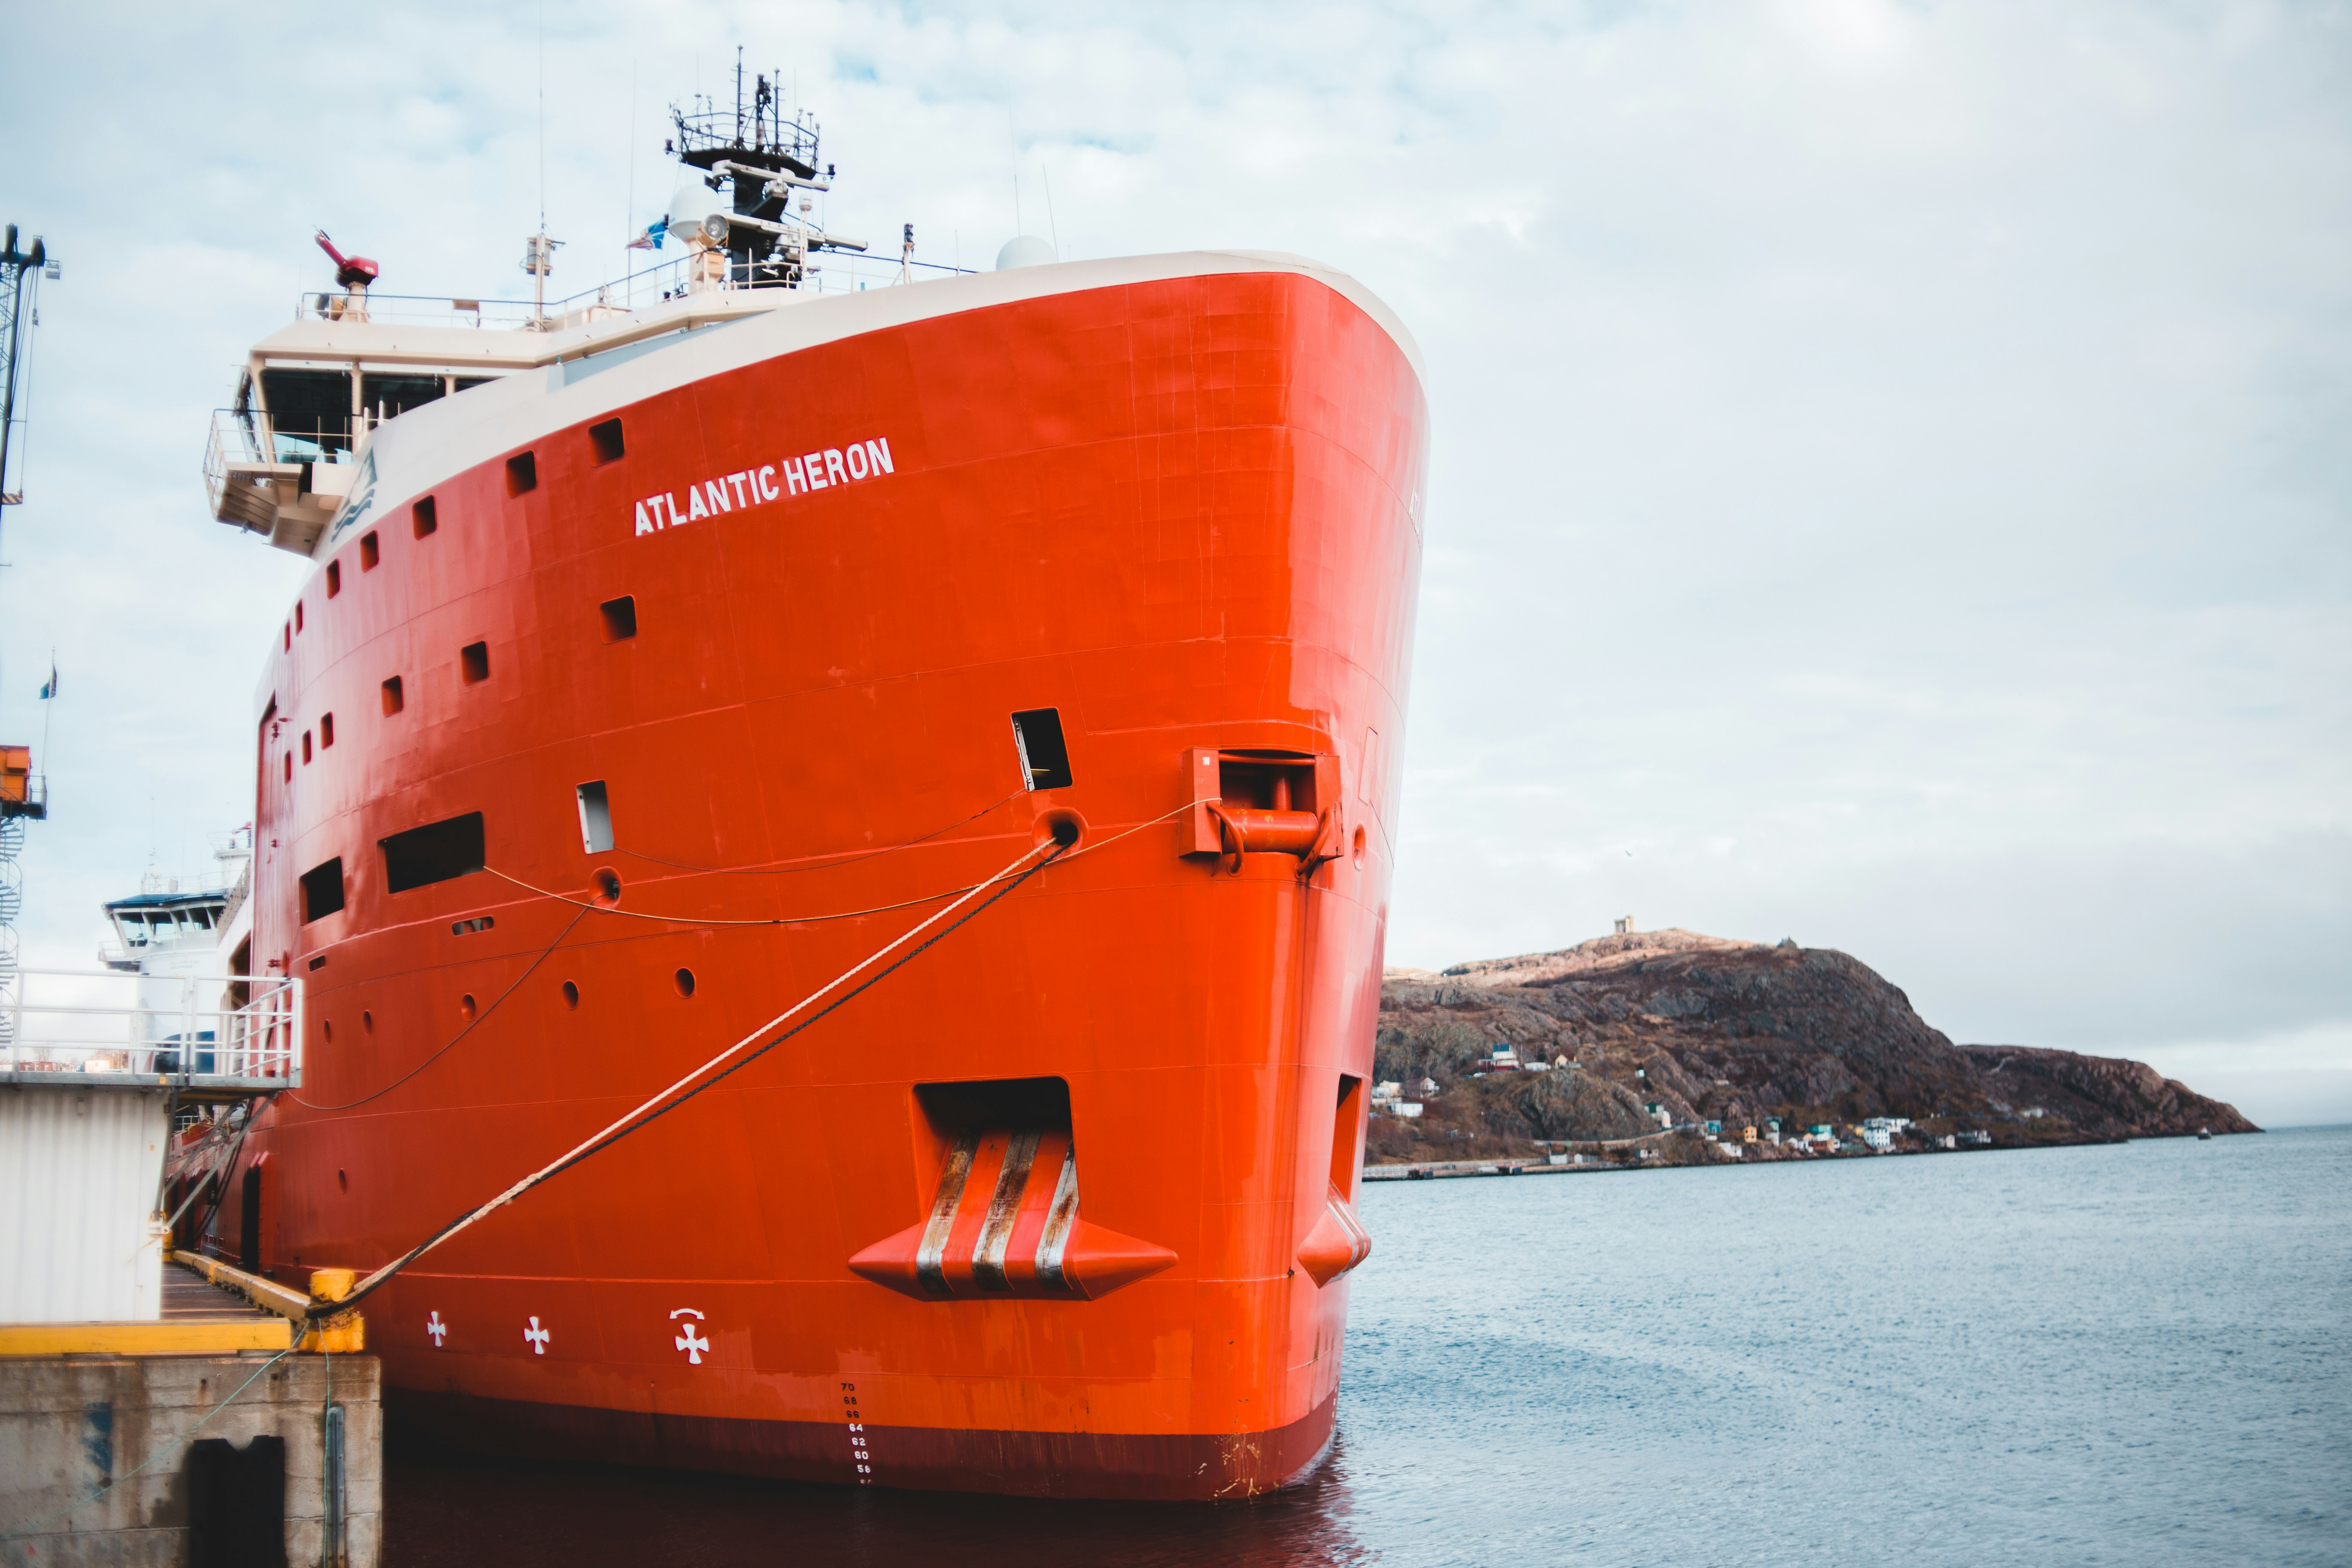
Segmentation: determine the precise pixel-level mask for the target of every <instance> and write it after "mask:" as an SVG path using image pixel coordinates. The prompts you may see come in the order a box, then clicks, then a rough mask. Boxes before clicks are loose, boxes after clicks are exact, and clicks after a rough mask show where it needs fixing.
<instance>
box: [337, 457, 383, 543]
mask: <svg viewBox="0 0 2352 1568" xmlns="http://www.w3.org/2000/svg"><path fill="white" fill-rule="evenodd" d="M374 504H375V454H374V453H373V452H370V453H368V454H367V455H366V456H365V457H363V458H361V459H360V471H359V472H358V473H356V474H354V475H352V489H351V493H350V494H349V495H347V496H345V497H344V498H343V504H342V505H341V507H340V508H339V509H337V510H336V512H335V521H334V524H333V526H332V527H331V528H329V529H328V531H327V541H328V542H329V543H332V542H334V541H336V540H338V539H341V537H342V536H343V531H344V530H345V529H347V528H350V527H351V526H352V524H354V523H356V522H358V521H359V520H360V519H362V518H363V517H365V516H366V515H367V513H368V508H370V507H372V506H373V505H374Z"/></svg>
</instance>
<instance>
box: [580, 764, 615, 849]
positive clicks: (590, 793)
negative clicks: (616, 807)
mask: <svg viewBox="0 0 2352 1568" xmlns="http://www.w3.org/2000/svg"><path fill="white" fill-rule="evenodd" d="M573 793H574V794H576V795H578V796H579V797H580V842H581V845H582V847H584V848H585V849H586V850H587V851H588V853H589V854H591V855H602V854H604V852H605V851H606V850H608V849H610V848H612V847H613V807H612V805H611V804H610V803H609V802H608V801H607V800H606V799H605V798H604V780H603V779H595V780H592V781H591V782H589V783H587V784H582V785H581V786H580V787H579V788H578V789H577V790H575V791H574V792H573Z"/></svg>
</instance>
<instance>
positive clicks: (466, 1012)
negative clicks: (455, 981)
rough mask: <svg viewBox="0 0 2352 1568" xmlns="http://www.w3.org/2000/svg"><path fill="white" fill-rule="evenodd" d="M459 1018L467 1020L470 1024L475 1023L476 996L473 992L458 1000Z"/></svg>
mask: <svg viewBox="0 0 2352 1568" xmlns="http://www.w3.org/2000/svg"><path fill="white" fill-rule="evenodd" d="M457 1016H459V1017H460V1018H463V1019H465V1020H466V1022H467V1023H468V1024H470V1023H472V1022H473V1021H474V994H473V993H472V992H470V991H468V992H467V993H466V994H464V995H463V996H460V997H458V998H457Z"/></svg>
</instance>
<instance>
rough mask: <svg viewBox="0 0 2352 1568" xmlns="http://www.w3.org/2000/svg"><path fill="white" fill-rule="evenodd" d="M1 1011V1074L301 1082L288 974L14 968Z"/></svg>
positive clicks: (254, 1089) (254, 1085)
mask: <svg viewBox="0 0 2352 1568" xmlns="http://www.w3.org/2000/svg"><path fill="white" fill-rule="evenodd" d="M0 1014H5V1021H6V1023H7V1026H8V1030H7V1036H6V1043H5V1045H0V1075H5V1078H6V1079H8V1080H9V1081H14V1082H19V1083H21V1082H24V1081H26V1080H27V1079H32V1077H33V1075H36V1074H68V1073H70V1074H75V1075H77V1076H82V1075H87V1077H88V1079H89V1080H91V1081H100V1080H104V1079H111V1080H113V1081H117V1082H121V1081H126V1080H135V1081H142V1082H148V1083H157V1082H161V1083H164V1084H168V1085H169V1086H171V1087H173V1088H178V1089H199V1090H202V1089H215V1090H220V1089H227V1090H234V1091H236V1092H240V1093H268V1092H272V1091H274V1090H277V1089H299V1088H300V1087H301V1084H302V987H301V984H300V983H299V981H296V980H291V979H278V978H274V977H270V978H258V979H257V978H249V977H247V976H243V975H240V976H236V977H235V978H234V979H224V978H223V977H221V976H219V975H190V976H186V977H174V976H168V975H156V974H139V973H124V972H122V971H120V970H79V969H19V970H17V971H16V984H14V985H13V986H11V987H9V990H8V994H7V995H6V996H5V999H0ZM34 1081H41V1080H39V1079H35V1080H34ZM51 1081H61V1080H51Z"/></svg>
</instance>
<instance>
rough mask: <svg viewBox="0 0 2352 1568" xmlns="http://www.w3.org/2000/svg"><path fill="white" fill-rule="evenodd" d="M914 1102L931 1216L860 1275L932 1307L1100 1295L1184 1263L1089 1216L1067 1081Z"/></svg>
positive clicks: (970, 1086) (923, 1093) (936, 1086)
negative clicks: (1083, 1208) (1081, 1192)
mask: <svg viewBox="0 0 2352 1568" xmlns="http://www.w3.org/2000/svg"><path fill="white" fill-rule="evenodd" d="M914 1097H915V1109H916V1112H917V1114H916V1118H915V1121H916V1131H915V1137H916V1147H915V1161H916V1165H917V1168H918V1170H919V1172H920V1173H921V1174H922V1177H923V1190H924V1194H925V1197H924V1206H925V1210H926V1214H927V1217H926V1218H924V1219H922V1220H921V1221H919V1222H918V1223H917V1224H915V1225H913V1226H908V1228H907V1229H905V1230H902V1231H900V1232H899V1233H898V1235H896V1236H893V1237H887V1239H885V1240H882V1241H879V1242H877V1243H876V1244H875V1245H874V1246H872V1247H867V1248H866V1250H865V1251H863V1252H861V1253H859V1254H858V1255H857V1256H856V1257H855V1258H851V1259H850V1260H849V1268H850V1270H851V1272H853V1273H855V1274H857V1275H859V1276H860V1277H862V1278H864V1279H870V1280H872V1281H873V1282H874V1283H876V1284H877V1285H882V1286H886V1287H887V1288H888V1289H893V1290H897V1291H898V1292H899V1293H901V1294H902V1295H908V1296H912V1297H914V1298H915V1299H916V1300H921V1301H942V1302H944V1301H963V1300H1015V1299H1024V1298H1026V1299H1035V1300H1093V1299H1095V1298H1097V1297H1100V1296H1103V1295H1106V1294H1108V1292H1110V1291H1112V1290H1116V1289H1118V1288H1119V1287H1121V1286H1123V1285H1130V1284H1133V1283H1134V1282H1135V1281H1136V1280H1138V1279H1145V1278H1148V1277H1149V1276H1150V1275H1153V1274H1157V1273H1159V1272H1160V1270H1161V1269H1163V1268H1167V1267H1169V1265H1171V1264H1172V1263H1174V1262H1175V1261H1176V1255H1175V1254H1174V1253H1172V1252H1171V1251H1169V1250H1168V1249H1167V1248H1165V1247H1154V1246H1153V1245H1151V1244H1150V1242H1147V1241H1139V1240H1137V1239H1136V1238H1135V1237H1129V1236H1121V1235H1120V1234H1119V1233H1118V1232H1117V1231H1114V1230H1108V1229H1106V1228H1105V1227H1103V1226H1097V1225H1094V1224H1091V1223H1089V1222H1088V1221H1087V1220H1086V1219H1084V1218H1082V1217H1081V1216H1080V1215H1079V1197H1078V1155H1077V1146H1076V1141H1075V1140H1074V1138H1073V1136H1072V1131H1071V1124H1070V1090H1069V1086H1068V1085H1067V1084H1066V1083H1065V1082H1064V1081H1063V1080H1062V1079H1057V1078H1031V1079H988V1080H982V1081H975V1082H963V1083H927V1084H918V1085H916V1086H915V1090H914Z"/></svg>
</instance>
